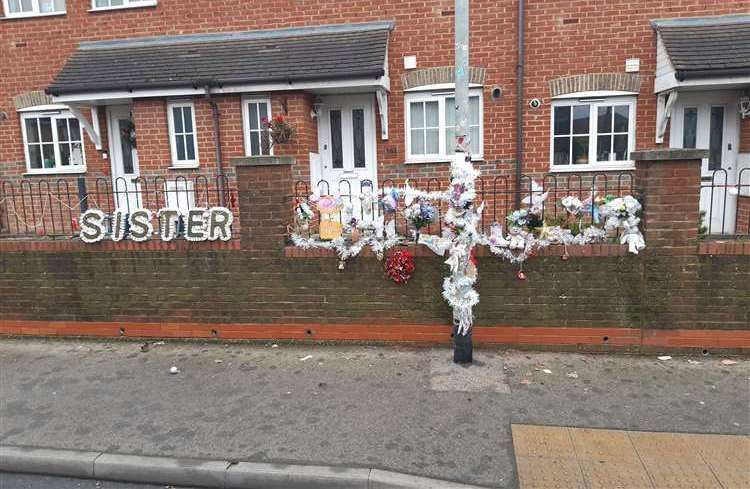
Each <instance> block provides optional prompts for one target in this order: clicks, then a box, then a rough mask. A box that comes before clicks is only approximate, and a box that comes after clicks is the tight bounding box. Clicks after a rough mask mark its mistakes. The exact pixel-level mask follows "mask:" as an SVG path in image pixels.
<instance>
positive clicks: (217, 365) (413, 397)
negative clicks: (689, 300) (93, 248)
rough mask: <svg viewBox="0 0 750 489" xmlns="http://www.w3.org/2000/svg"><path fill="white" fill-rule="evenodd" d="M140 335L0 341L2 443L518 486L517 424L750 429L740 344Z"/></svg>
mask: <svg viewBox="0 0 750 489" xmlns="http://www.w3.org/2000/svg"><path fill="white" fill-rule="evenodd" d="M142 344H143V343H142V342H128V341H88V340H86V341H84V340H65V341H60V340H35V339H17V340H16V339H2V340H0V443H1V444H8V445H28V446H47V447H54V448H72V449H87V450H97V451H108V452H118V453H130V454H143V455H164V456H174V457H197V458H207V459H222V460H230V459H231V460H249V461H257V462H288V463H301V464H322V465H344V466H354V467H374V468H383V469H387V470H393V471H397V472H403V473H411V474H416V475H421V476H426V477H433V478H437V479H444V480H455V481H461V482H465V483H470V484H479V485H486V486H491V487H499V488H513V487H516V486H517V477H516V468H515V459H514V451H513V444H512V438H511V431H510V426H511V423H525V424H546V425H556V426H576V427H589V428H614V429H626V430H643V431H673V432H695V433H724V434H750V388H749V387H750V382H749V381H750V361H749V360H748V359H745V358H735V359H734V360H733V361H735V362H736V363H733V364H731V365H727V364H723V363H722V360H723V359H726V357H723V356H715V355H709V356H707V357H704V356H701V355H697V356H678V355H673V357H674V358H672V359H670V360H665V361H661V360H658V359H657V358H656V357H657V355H656V354H654V355H649V356H633V355H630V356H629V355H620V354H598V355H586V354H578V353H532V352H523V351H504V350H500V349H496V348H495V349H482V350H477V351H476V352H475V353H476V359H477V362H476V363H475V365H473V366H471V367H468V368H462V367H457V366H454V365H453V364H452V363H451V351H450V350H449V349H445V348H443V349H426V348H424V349H412V348H405V347H375V346H355V345H348V346H346V345H339V346H324V345H288V344H279V345H277V347H272V346H271V344H270V343H269V344H267V345H259V344H255V345H254V344H239V343H234V344H232V343H230V344H225V343H219V342H196V343H187V342H179V341H175V342H167V343H166V344H152V345H150V347H149V348H147V351H145V352H144V351H142V348H141V346H142ZM171 366H177V367H178V368H179V370H180V373H178V374H176V375H172V374H170V373H169V370H170V367H171ZM86 483H88V482H82V484H86ZM31 487H34V486H31ZM73 487H76V486H73ZM82 487H87V486H82ZM104 487H107V486H104ZM2 489H6V488H5V487H3V488H2Z"/></svg>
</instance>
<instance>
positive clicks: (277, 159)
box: [229, 156, 296, 166]
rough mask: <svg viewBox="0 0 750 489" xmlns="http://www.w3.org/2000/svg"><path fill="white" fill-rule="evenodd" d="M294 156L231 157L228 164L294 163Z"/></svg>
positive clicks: (274, 164) (273, 164)
mask: <svg viewBox="0 0 750 489" xmlns="http://www.w3.org/2000/svg"><path fill="white" fill-rule="evenodd" d="M295 161H296V158H295V157H294V156H242V157H238V158H232V159H230V160H229V164H231V165H232V166H281V165H294V163H295Z"/></svg>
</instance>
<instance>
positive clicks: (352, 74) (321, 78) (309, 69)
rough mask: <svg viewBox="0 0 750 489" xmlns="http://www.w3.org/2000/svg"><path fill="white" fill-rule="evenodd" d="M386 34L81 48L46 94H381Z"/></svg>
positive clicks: (377, 28)
mask: <svg viewBox="0 0 750 489" xmlns="http://www.w3.org/2000/svg"><path fill="white" fill-rule="evenodd" d="M392 29H393V23H392V22H371V23H362V24H339V25H328V26H317V27H305V28H291V29H275V30H260V31H250V32H232V33H218V34H193V35H181V36H161V37H148V38H133V39H123V40H114V41H98V42H84V43H81V45H80V46H79V48H78V49H77V50H76V52H75V53H74V54H73V55H72V56H71V57H70V58H69V59H68V61H67V63H66V64H65V66H64V67H63V68H62V70H61V71H60V72H59V73H58V74H57V76H56V77H55V79H54V81H53V82H52V84H51V85H50V86H49V87H48V88H47V92H48V93H50V94H51V95H53V96H54V97H55V99H56V100H57V101H62V102H65V101H77V100H83V98H84V97H82V96H84V95H85V98H87V99H92V98H96V95H97V94H98V95H101V94H102V93H109V95H112V94H113V93H118V94H120V95H122V96H130V97H135V96H156V93H154V92H157V93H158V92H159V91H164V92H165V94H166V95H175V94H182V93H180V92H181V91H187V93H184V94H189V93H192V92H193V91H195V90H201V91H202V89H203V87H205V86H206V85H210V86H211V87H213V88H214V89H215V90H214V91H215V92H216V93H222V92H239V91H246V89H247V88H249V87H253V86H257V85H261V84H262V85H266V86H268V85H273V84H279V85H286V86H289V87H290V88H292V86H298V85H300V84H303V83H312V82H332V81H339V82H342V81H346V80H360V81H361V80H370V81H371V82H372V84H373V85H378V84H379V85H381V86H385V88H388V87H387V59H386V56H387V47H388V38H389V33H390V31H391V30H392ZM297 88H299V87H297ZM106 98H117V97H114V96H111V97H110V96H108V97H106Z"/></svg>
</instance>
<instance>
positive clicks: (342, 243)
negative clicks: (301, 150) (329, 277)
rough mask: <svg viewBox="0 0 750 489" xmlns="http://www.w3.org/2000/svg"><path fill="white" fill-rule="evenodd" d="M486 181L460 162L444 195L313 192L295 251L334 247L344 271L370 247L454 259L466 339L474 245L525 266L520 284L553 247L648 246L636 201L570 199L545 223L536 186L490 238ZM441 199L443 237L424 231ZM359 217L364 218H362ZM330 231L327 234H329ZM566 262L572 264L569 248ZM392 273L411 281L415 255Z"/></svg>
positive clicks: (448, 294) (295, 234)
mask: <svg viewBox="0 0 750 489" xmlns="http://www.w3.org/2000/svg"><path fill="white" fill-rule="evenodd" d="M478 177H479V171H478V170H476V169H475V168H474V167H473V166H472V164H471V162H470V161H454V162H453V164H452V165H451V180H450V184H449V187H448V189H446V190H444V191H433V192H424V191H421V190H418V189H416V188H413V187H411V186H410V185H409V182H408V181H407V182H406V184H405V185H404V186H403V187H387V188H384V189H383V191H382V193H381V195H379V196H377V195H376V194H375V193H374V191H373V189H372V188H371V187H367V186H365V187H364V188H363V190H362V192H361V194H360V195H359V196H358V198H356V197H355V199H356V201H355V202H345V201H344V199H342V198H341V197H340V196H320V195H316V194H313V195H311V196H310V197H309V199H307V200H305V199H300V200H298V201H297V203H296V205H295V210H294V212H295V225H294V226H292V230H291V232H290V237H291V240H292V242H293V243H294V245H295V246H297V247H300V248H303V249H310V248H320V249H328V250H334V251H335V252H336V254H337V255H338V257H339V269H343V268H344V264H345V262H346V261H347V260H349V259H350V258H353V257H355V256H357V255H359V254H360V253H361V252H362V250H364V249H365V248H369V249H371V250H372V252H373V253H374V254H375V256H377V257H378V259H380V260H383V258H384V255H385V253H386V252H387V251H388V250H389V249H391V248H393V247H396V246H406V245H409V244H414V243H417V244H422V245H425V246H426V247H427V248H429V249H430V250H432V251H433V252H434V253H436V254H437V255H439V256H443V257H447V259H446V261H445V263H446V264H447V265H448V266H449V267H450V275H448V276H447V277H446V278H445V279H444V280H443V297H444V298H445V300H446V301H447V302H448V304H449V305H450V306H451V308H453V312H454V319H455V320H456V322H457V327H458V332H459V333H461V334H466V333H468V331H469V329H470V328H471V325H472V324H473V308H474V306H475V305H477V304H478V303H479V293H478V292H477V291H476V289H475V288H474V284H475V283H476V281H477V266H476V260H475V258H474V247H475V246H477V245H482V246H487V247H488V249H489V250H490V252H491V253H492V254H494V255H497V256H499V257H501V258H503V259H506V260H508V261H509V262H511V263H513V264H515V265H518V266H519V270H518V272H517V276H518V278H519V279H520V280H525V279H526V276H525V275H524V273H523V269H522V267H523V263H524V262H525V261H526V260H528V259H529V258H530V257H532V256H533V255H534V254H535V253H537V252H538V251H539V250H540V249H542V248H544V247H546V246H549V245H552V244H557V245H563V246H565V247H567V246H568V245H582V244H592V243H601V242H604V241H606V240H607V239H608V237H610V236H615V235H616V236H617V237H618V238H619V241H620V243H622V244H627V245H628V250H629V252H630V253H634V254H637V253H638V252H639V251H641V250H642V249H644V248H645V246H646V244H645V242H644V240H643V235H642V234H641V231H640V229H639V223H640V217H639V214H640V210H641V204H640V203H639V202H638V200H637V199H635V198H634V197H632V196H630V195H626V196H624V197H613V196H604V197H600V196H598V195H596V194H595V193H592V195H591V196H589V198H588V199H586V200H585V201H581V200H580V199H579V198H577V197H574V196H567V197H564V198H563V199H562V200H561V202H560V206H561V208H562V209H564V212H563V214H562V216H559V217H556V218H555V219H554V220H552V221H554V222H550V220H545V219H543V218H542V215H543V209H544V203H545V201H546V199H547V196H548V193H547V192H544V191H543V189H542V188H541V187H540V186H539V185H537V184H536V183H535V182H534V183H533V185H532V191H531V192H530V194H531V195H530V196H529V197H526V198H525V199H524V200H523V201H522V202H523V204H524V208H522V209H519V210H516V211H514V212H512V213H511V214H509V215H508V216H507V218H506V223H505V225H506V226H505V227H504V226H503V224H501V223H495V224H493V225H492V226H491V227H490V232H489V234H485V233H484V232H482V230H481V229H480V228H479V223H480V220H481V216H482V210H483V208H484V203H479V205H478V206H475V202H474V201H475V200H476V198H477V193H476V190H475V182H476V179H477V178H478ZM402 199H403V204H404V205H403V210H402V211H401V212H402V214H403V217H404V218H405V219H406V222H407V223H408V224H409V228H410V234H411V236H404V235H400V234H398V233H397V229H396V220H395V217H396V213H397V212H398V208H399V205H398V204H399V201H400V200H402ZM434 202H437V203H438V204H439V203H447V204H448V210H447V212H446V213H445V215H444V218H443V223H444V226H443V229H442V230H441V234H440V235H436V234H426V233H424V232H422V231H423V230H424V229H425V228H427V227H429V226H430V225H431V224H433V223H435V222H436V221H437V214H438V213H437V210H436V208H435V206H434V205H433V203H434ZM355 204H356V209H355ZM313 207H316V208H317V209H318V211H319V212H320V214H321V234H318V235H312V234H311V232H310V229H311V224H312V222H313V221H314V220H315V212H314V210H313ZM355 212H356V213H358V214H359V216H360V217H359V218H356V217H355V216H354V214H355ZM336 213H338V214H337V217H338V222H337V224H338V223H340V225H341V226H340V228H336V229H334V228H335V226H331V225H327V224H325V223H326V221H330V220H331V219H332V217H331V216H332V215H334V214H336ZM585 214H590V215H591V222H592V224H591V225H589V226H584V225H583V217H584V215H585ZM323 229H326V230H327V233H326V235H325V236H323V235H322V234H323V233H322V230H323ZM506 230H507V231H506ZM331 231H333V232H331ZM563 259H567V248H566V253H565V255H563ZM385 271H386V277H388V278H390V279H391V280H393V281H395V282H396V283H399V284H403V283H406V282H407V281H408V279H409V277H410V276H411V274H412V273H413V272H414V261H413V258H412V257H411V255H410V254H409V252H408V251H406V250H405V249H399V250H396V251H394V252H393V253H391V255H390V256H389V257H388V258H387V259H386V261H385Z"/></svg>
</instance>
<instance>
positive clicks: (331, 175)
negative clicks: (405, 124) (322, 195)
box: [310, 93, 378, 195]
mask: <svg viewBox="0 0 750 489" xmlns="http://www.w3.org/2000/svg"><path fill="white" fill-rule="evenodd" d="M321 102H322V107H321V110H320V114H319V116H318V152H319V158H317V160H318V161H317V162H314V161H313V160H311V165H316V164H317V165H319V168H311V171H310V178H311V188H312V189H313V190H314V191H319V190H320V189H318V182H319V181H320V180H326V181H327V182H328V183H329V185H330V193H335V192H336V191H337V190H340V191H341V192H342V193H344V192H348V188H347V187H346V185H344V188H341V189H340V188H339V182H340V181H347V182H349V184H350V185H351V190H352V194H353V195H358V194H359V190H360V185H361V181H362V180H365V179H366V180H371V181H372V184H373V191H374V190H375V188H376V187H377V175H378V174H377V169H378V163H377V131H376V127H375V94H374V93H366V94H351V95H336V96H324V97H321ZM354 109H363V110H364V139H365V167H364V168H355V167H354V149H353V136H354V134H353V124H352V110H354ZM331 110H341V133H342V152H343V168H341V169H334V168H333V165H332V145H331V141H330V140H331V130H330V113H331ZM324 190H325V189H324Z"/></svg>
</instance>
